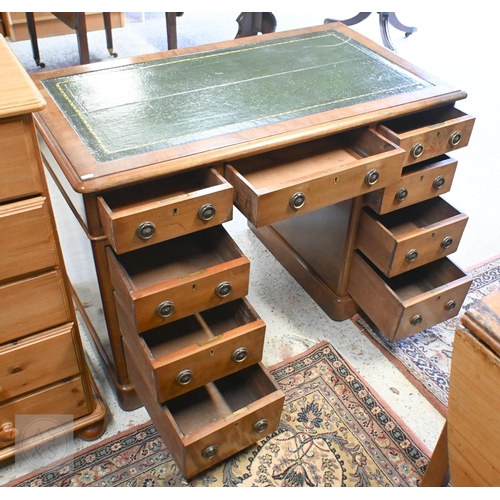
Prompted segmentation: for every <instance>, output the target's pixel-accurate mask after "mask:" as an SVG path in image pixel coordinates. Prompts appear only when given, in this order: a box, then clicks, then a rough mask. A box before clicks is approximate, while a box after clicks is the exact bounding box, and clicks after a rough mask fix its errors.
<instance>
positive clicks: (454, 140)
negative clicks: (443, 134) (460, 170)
mask: <svg viewBox="0 0 500 500" xmlns="http://www.w3.org/2000/svg"><path fill="white" fill-rule="evenodd" d="M461 140H462V134H461V133H460V132H453V134H451V135H450V146H451V147H453V148H454V147H455V146H457V145H458V143H459V142H460V141H461Z"/></svg>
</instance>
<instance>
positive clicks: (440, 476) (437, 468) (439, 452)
mask: <svg viewBox="0 0 500 500" xmlns="http://www.w3.org/2000/svg"><path fill="white" fill-rule="evenodd" d="M449 482H450V467H449V460H448V425H447V423H446V422H445V424H444V427H443V430H442V431H441V435H440V436H439V439H438V442H437V444H436V448H435V449H434V452H433V453H432V456H431V460H430V462H429V465H428V466H427V471H426V472H425V475H424V477H423V478H422V481H421V482H420V486H422V487H430V486H446V485H447V484H448V483H449Z"/></svg>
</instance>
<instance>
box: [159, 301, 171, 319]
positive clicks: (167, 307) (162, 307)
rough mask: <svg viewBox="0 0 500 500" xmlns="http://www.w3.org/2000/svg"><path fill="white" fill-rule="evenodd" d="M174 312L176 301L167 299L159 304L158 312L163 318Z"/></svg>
mask: <svg viewBox="0 0 500 500" xmlns="http://www.w3.org/2000/svg"><path fill="white" fill-rule="evenodd" d="M173 313H174V303H173V302H172V301H171V300H165V301H163V302H161V303H160V304H158V307H157V308H156V314H158V316H161V317H162V318H168V317H169V316H172V314H173Z"/></svg>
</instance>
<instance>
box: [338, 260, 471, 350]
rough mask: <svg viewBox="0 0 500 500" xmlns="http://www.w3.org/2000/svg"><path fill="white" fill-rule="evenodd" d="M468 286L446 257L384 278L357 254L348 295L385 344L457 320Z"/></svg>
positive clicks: (460, 273)
mask: <svg viewBox="0 0 500 500" xmlns="http://www.w3.org/2000/svg"><path fill="white" fill-rule="evenodd" d="M471 283H472V278H471V277H469V276H468V275H467V274H466V273H465V272H464V271H462V270H461V269H460V268H458V267H457V266H456V265H455V264H453V263H452V262H451V261H450V260H449V259H447V258H446V257H445V258H444V259H440V260H439V261H436V262H432V263H430V264H427V265H425V266H422V267H420V268H418V269H414V270H413V271H409V272H407V273H404V274H401V275H399V276H395V277H394V278H387V277H385V276H384V275H383V274H382V273H381V272H380V271H378V270H377V269H376V268H375V266H373V264H371V263H370V262H369V261H368V260H367V259H366V258H365V257H363V256H362V254H361V253H359V251H357V250H356V251H355V252H354V255H353V260H352V265H351V272H350V275H349V282H348V286H347V291H348V293H349V295H350V296H351V297H352V298H353V299H354V301H355V302H356V303H357V304H358V305H359V307H360V308H361V309H362V310H363V311H364V312H365V313H366V314H367V316H368V317H369V318H370V319H371V320H372V321H373V322H374V323H375V324H376V325H377V327H378V328H379V329H380V331H381V332H382V333H383V334H384V335H385V336H386V337H387V338H388V340H389V341H391V342H397V341H398V340H401V339H404V338H406V337H409V336H411V335H414V334H415V333H418V332H420V331H422V330H425V329H426V328H429V327H431V326H434V325H436V324H438V323H441V322H442V321H446V320H448V319H450V318H452V317H454V316H456V315H457V314H458V313H459V311H460V308H461V306H462V304H463V301H464V299H465V296H466V295H467V292H468V291H469V288H470V285H471Z"/></svg>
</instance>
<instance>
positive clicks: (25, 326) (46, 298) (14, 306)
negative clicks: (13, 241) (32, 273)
mask: <svg viewBox="0 0 500 500" xmlns="http://www.w3.org/2000/svg"><path fill="white" fill-rule="evenodd" d="M0 303H1V304H2V307H0V324H1V325H2V328H0V344H3V343H5V342H11V341H13V340H16V339H19V338H21V337H24V336H26V335H29V334H32V333H35V332H41V331H44V330H47V329H49V328H52V327H54V326H57V325H61V324H63V323H67V322H69V321H71V318H72V316H71V310H70V307H69V304H68V300H67V298H66V294H65V288H64V282H63V278H62V276H61V274H60V272H59V271H51V272H49V273H46V274H42V275H40V276H36V277H33V278H27V279H24V280H21V281H16V282H14V283H9V284H6V285H4V286H1V287H0Z"/></svg>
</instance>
